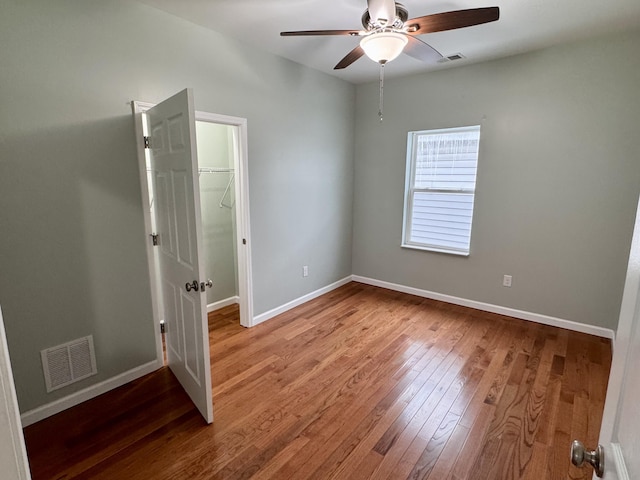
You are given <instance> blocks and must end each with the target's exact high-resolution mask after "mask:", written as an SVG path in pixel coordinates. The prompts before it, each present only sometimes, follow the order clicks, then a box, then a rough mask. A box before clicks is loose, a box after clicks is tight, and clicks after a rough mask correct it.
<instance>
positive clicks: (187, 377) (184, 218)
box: [147, 90, 213, 423]
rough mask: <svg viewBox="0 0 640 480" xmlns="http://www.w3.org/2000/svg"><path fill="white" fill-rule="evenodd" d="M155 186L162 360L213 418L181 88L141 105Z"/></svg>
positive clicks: (188, 111)
mask: <svg viewBox="0 0 640 480" xmlns="http://www.w3.org/2000/svg"><path fill="white" fill-rule="evenodd" d="M147 115H148V119H149V129H150V132H151V155H150V157H151V169H152V171H153V175H152V178H153V182H154V190H155V192H156V198H157V203H156V218H157V227H158V232H157V233H158V239H159V247H160V248H159V252H160V253H159V264H160V272H159V274H160V279H161V284H162V290H163V297H164V298H163V304H164V312H165V331H166V341H167V347H168V348H167V363H168V365H169V368H171V371H172V372H173V373H174V374H175V376H176V378H177V379H178V381H179V382H180V383H181V384H182V386H183V388H184V389H185V391H186V392H187V393H188V394H189V396H190V397H191V400H192V401H193V403H194V404H195V405H196V406H197V407H198V409H199V410H200V413H201V414H202V416H203V417H204V418H205V420H206V421H207V422H208V423H211V422H212V421H213V404H212V393H211V371H210V368H209V335H208V325H207V316H206V302H205V295H204V292H202V291H200V289H198V290H197V291H196V290H195V289H191V290H190V291H187V289H186V288H185V285H186V284H187V283H192V282H193V281H194V280H195V281H196V282H197V283H198V284H199V283H200V282H201V281H202V280H203V279H204V269H203V262H202V258H203V257H202V253H201V249H200V246H201V245H202V227H201V218H200V198H199V189H198V188H194V185H198V177H197V171H198V163H197V158H196V148H195V145H196V143H195V117H194V110H193V100H192V95H191V92H190V91H189V90H184V91H182V92H180V93H178V94H177V95H174V96H173V97H171V98H169V99H167V100H165V101H164V102H162V103H160V104H158V105H156V106H155V107H153V108H151V109H150V110H148V111H147Z"/></svg>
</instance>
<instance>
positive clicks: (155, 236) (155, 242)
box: [149, 233, 159, 247]
mask: <svg viewBox="0 0 640 480" xmlns="http://www.w3.org/2000/svg"><path fill="white" fill-rule="evenodd" d="M149 236H150V237H151V242H152V243H153V246H154V247H157V246H158V243H159V241H158V234H157V233H152V234H151V235H149Z"/></svg>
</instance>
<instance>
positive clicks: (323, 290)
mask: <svg viewBox="0 0 640 480" xmlns="http://www.w3.org/2000/svg"><path fill="white" fill-rule="evenodd" d="M351 280H352V278H351V276H348V277H345V278H343V279H342V280H338V281H337V282H334V283H332V284H330V285H327V286H326V287H322V288H319V289H318V290H316V291H314V292H311V293H307V294H306V295H303V296H301V297H298V298H296V299H295V300H291V301H290V302H287V303H285V304H284V305H280V306H279V307H276V308H273V309H271V310H269V311H268V312H264V313H261V314H260V315H257V316H255V317H254V318H253V325H258V324H259V323H262V322H266V321H267V320H269V319H271V318H273V317H275V316H277V315H280V314H281V313H284V312H286V311H287V310H291V309H292V308H295V307H297V306H298V305H302V304H303V303H305V302H308V301H310V300H313V299H314V298H317V297H319V296H320V295H324V294H325V293H329V292H330V291H332V290H335V289H336V288H338V287H341V286H343V285H346V284H347V283H349V282H351Z"/></svg>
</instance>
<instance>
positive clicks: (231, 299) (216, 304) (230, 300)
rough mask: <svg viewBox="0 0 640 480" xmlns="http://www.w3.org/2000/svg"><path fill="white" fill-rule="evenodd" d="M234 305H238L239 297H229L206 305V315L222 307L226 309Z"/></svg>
mask: <svg viewBox="0 0 640 480" xmlns="http://www.w3.org/2000/svg"><path fill="white" fill-rule="evenodd" d="M234 303H240V297H238V296H235V297H229V298H224V299H222V300H218V301H217V302H213V303H209V304H207V313H209V312H213V311H215V310H218V309H220V308H223V307H228V306H229V305H233V304H234Z"/></svg>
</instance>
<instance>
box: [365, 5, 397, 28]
mask: <svg viewBox="0 0 640 480" xmlns="http://www.w3.org/2000/svg"><path fill="white" fill-rule="evenodd" d="M367 10H368V11H369V17H370V18H371V22H372V23H374V24H381V25H387V24H392V23H393V21H394V19H395V18H396V2H395V1H394V0H367Z"/></svg>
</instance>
